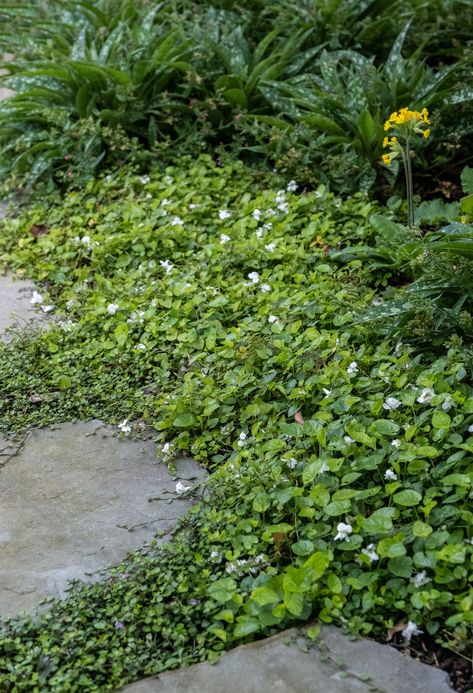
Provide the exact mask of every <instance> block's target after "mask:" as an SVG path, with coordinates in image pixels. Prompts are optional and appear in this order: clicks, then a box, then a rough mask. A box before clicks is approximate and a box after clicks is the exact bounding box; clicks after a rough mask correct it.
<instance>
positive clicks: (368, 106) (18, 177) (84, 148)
mask: <svg viewBox="0 0 473 693" xmlns="http://www.w3.org/2000/svg"><path fill="white" fill-rule="evenodd" d="M436 4H437V3H436ZM381 5H383V3H380V2H368V1H367V2H360V3H353V2H348V1H347V2H341V3H340V2H336V3H334V2H332V1H331V0H330V1H327V2H324V3H317V4H316V5H314V4H313V3H311V2H310V3H309V2H308V3H302V4H301V5H300V6H298V8H297V11H296V12H295V11H292V13H291V12H290V9H291V7H292V6H293V3H288V2H286V1H283V0H281V1H279V2H275V3H273V4H272V5H270V6H267V5H266V4H263V3H257V4H254V3H253V4H247V3H243V5H238V6H235V5H234V3H225V2H221V3H207V2H204V3H195V2H190V0H189V1H185V2H184V1H183V2H178V1H177V0H174V1H173V2H171V3H167V4H158V5H152V6H151V5H149V3H147V2H144V1H143V2H142V3H134V2H131V0H120V2H110V1H108V0H100V2H98V3H94V5H93V6H91V5H90V3H88V2H79V3H74V2H69V1H62V0H61V2H59V1H58V0H56V1H54V2H52V3H50V4H48V5H45V4H40V5H38V7H37V8H36V7H35V8H25V7H20V8H18V13H17V15H15V20H14V23H13V24H12V30H11V31H10V34H8V32H6V33H7V39H8V36H9V40H7V41H6V45H7V46H9V48H10V50H12V51H14V52H15V54H16V56H17V57H16V60H15V62H14V63H7V64H5V68H6V69H7V70H8V71H10V72H11V74H10V75H7V76H6V77H3V80H4V82H5V83H6V84H9V85H10V86H12V87H13V88H14V89H15V90H16V92H17V93H16V95H15V96H14V97H13V98H12V99H10V100H9V101H7V102H5V103H3V104H2V105H0V153H1V154H2V156H1V162H2V168H0V177H3V179H5V177H8V176H9V175H10V174H11V173H13V178H12V180H11V187H12V186H18V185H19V183H21V182H22V181H24V183H25V184H28V183H29V184H32V183H35V182H36V181H38V180H39V179H42V180H46V181H47V182H48V184H49V185H50V186H52V185H54V184H57V183H58V182H59V183H63V182H64V180H70V178H71V177H70V175H69V173H68V172H69V170H70V164H68V161H70V160H73V162H74V166H75V169H76V172H77V170H78V168H79V167H81V168H83V176H84V177H85V176H87V175H90V173H91V172H93V171H95V170H98V169H99V168H106V167H110V166H119V165H121V164H122V163H123V157H122V154H121V150H120V149H118V151H117V147H115V146H113V145H111V143H110V139H111V137H110V131H109V130H108V128H118V129H119V131H120V137H121V138H123V136H126V137H128V139H130V140H131V143H127V144H125V145H124V147H125V151H126V152H129V151H131V150H133V152H134V154H133V158H134V159H135V160H138V161H139V162H140V165H141V167H142V169H143V170H145V168H146V161H147V160H148V161H149V160H152V159H158V160H160V161H163V162H165V161H169V160H172V158H173V157H175V156H177V155H179V154H182V153H184V152H187V153H191V154H193V155H197V154H198V153H200V152H201V151H202V150H204V149H207V150H208V151H212V152H214V151H215V150H216V148H219V152H220V151H221V149H222V147H223V148H224V150H227V151H228V150H229V151H231V152H233V153H235V154H238V155H239V156H241V157H243V158H245V159H246V160H248V159H249V160H250V161H253V160H254V159H257V160H261V159H262V158H263V159H265V160H266V161H267V163H268V164H269V165H270V166H271V167H272V166H273V165H274V164H275V165H276V167H277V168H278V169H279V170H281V171H285V172H287V174H288V175H289V176H290V177H293V176H295V175H296V174H297V177H298V178H299V179H300V180H302V178H301V176H302V175H303V176H304V181H305V182H306V183H307V184H310V185H312V186H316V185H318V184H319V183H320V182H326V183H329V184H330V185H331V186H332V188H334V189H335V190H338V191H340V192H343V193H351V192H353V191H355V190H357V189H360V188H361V189H363V190H368V189H370V188H372V187H373V186H374V187H375V189H377V190H379V189H380V188H381V190H382V191H385V190H386V187H390V186H392V184H393V183H394V179H395V175H396V171H395V170H394V171H393V172H391V173H390V174H388V173H387V172H386V170H385V169H384V168H383V167H382V166H381V165H380V163H379V159H380V153H381V149H380V142H381V140H382V137H381V135H382V123H383V122H384V119H385V118H386V117H387V115H388V114H389V113H390V112H391V111H392V110H395V109H397V108H398V107H401V106H406V105H409V106H410V107H417V106H418V107H419V108H421V107H424V106H427V107H431V110H435V114H436V115H435V118H436V122H435V138H433V140H432V142H431V143H430V144H429V146H428V148H427V149H426V150H425V152H424V151H421V152H419V154H420V161H421V168H422V169H423V170H424V171H427V170H428V171H429V173H431V174H432V173H433V175H434V176H436V177H439V178H442V177H447V178H448V177H449V178H451V177H452V176H455V175H456V174H457V168H458V163H457V162H458V160H459V159H460V152H465V151H469V150H470V149H471V147H470V146H469V145H470V144H471V140H472V136H473V135H472V131H471V122H472V118H471V109H472V107H471V99H472V94H473V90H472V89H471V70H470V58H469V53H468V50H467V45H466V44H467V40H468V29H464V30H460V29H459V27H458V25H457V21H458V20H457V18H456V15H453V17H450V19H449V18H448V17H446V16H445V17H444V16H443V15H442V16H441V17H440V19H436V18H435V17H436V16H437V15H435V16H434V15H432V16H431V17H430V18H429V13H428V11H427V5H426V3H425V2H415V3H408V2H406V1H405V0H402V2H397V3H394V5H393V3H391V5H390V7H389V9H385V8H383V7H381ZM449 6H451V7H452V10H453V9H460V8H461V7H463V3H462V2H460V1H459V0H451V2H449ZM465 11H466V10H465ZM469 11H470V10H468V12H469ZM0 12H3V13H4V14H5V15H6V16H9V17H10V16H12V14H14V12H15V4H14V3H5V2H3V3H0ZM375 18H376V21H374V19H375ZM388 20H389V22H390V25H392V27H393V28H394V30H395V31H396V34H397V38H396V36H392V32H391V31H389V32H386V31H385V29H386V26H387V22H388ZM438 22H440V23H442V22H444V23H445V25H446V26H445V27H444V28H446V27H447V26H448V27H450V28H449V30H448V32H447V38H446V39H445V40H443V39H442V40H439V42H438V43H437V44H436V46H435V48H432V46H433V45H434V44H433V43H431V42H428V41H426V42H425V43H422V44H421V45H420V46H419V45H416V46H415V49H414V48H412V41H413V40H414V42H415V43H418V41H417V38H416V36H418V33H419V27H420V26H423V35H424V36H430V33H429V32H431V33H432V34H433V33H434V30H436V29H437V28H438ZM465 26H467V24H465ZM376 27H378V28H377V29H376ZM429 27H430V28H429ZM452 27H455V28H456V30H458V36H459V37H460V40H463V43H460V44H459V45H458V46H457V47H455V45H454V44H453V43H452V45H450V43H449V42H452V36H453V34H454V30H453V28H452ZM375 29H376V30H375ZM358 30H359V31H360V33H359V34H357V31H358ZM370 31H371V32H372V33H371V38H369V36H370ZM383 31H384V32H385V36H384V38H383V40H382V41H379V37H380V35H381V34H383ZM31 32H32V33H31ZM373 32H374V33H373ZM377 32H378V33H377ZM30 35H31V36H33V37H34V40H31V39H30ZM355 35H358V36H360V43H355V40H354V38H353V37H354V36H355ZM336 37H339V38H338V39H337V38H336ZM365 39H366V40H365ZM339 46H340V48H339ZM453 115H454V117H453ZM90 118H92V119H93V124H91V123H90V120H89V119H90ZM83 120H85V121H86V123H85V124H83V123H82V122H81V121H83ZM87 123H88V124H87ZM87 130H89V131H93V136H90V137H89V136H88V135H87V134H85V133H86V132H87ZM145 152H148V155H147V154H146V153H145ZM64 156H66V157H69V158H68V159H66V160H65V159H64ZM462 156H463V155H462ZM85 159H87V162H85ZM468 161H469V159H467V162H468ZM463 163H465V161H464V162H463ZM79 180H83V178H80V179H78V178H77V177H74V178H73V182H75V183H77V182H79Z"/></svg>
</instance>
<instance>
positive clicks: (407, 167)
mask: <svg viewBox="0 0 473 693" xmlns="http://www.w3.org/2000/svg"><path fill="white" fill-rule="evenodd" d="M403 159H404V171H405V173H406V191H407V226H408V227H409V228H410V229H412V227H413V226H414V186H413V184H412V164H411V148H410V142H409V138H408V137H407V138H406V149H405V152H404V156H403Z"/></svg>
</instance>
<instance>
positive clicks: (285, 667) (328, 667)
mask: <svg viewBox="0 0 473 693" xmlns="http://www.w3.org/2000/svg"><path fill="white" fill-rule="evenodd" d="M242 691H244V692H245V693H375V692H377V693H404V691H409V693H452V689H451V688H450V686H449V685H448V676H447V675H446V674H445V673H444V672H442V671H440V670H439V669H435V668H434V667H429V666H427V665H425V664H419V663H418V662H416V661H415V660H413V659H411V658H410V657H408V656H405V655H402V654H400V653H399V652H398V651H397V650H395V649H394V648H393V647H388V646H386V645H379V644H378V643H375V642H372V641H369V640H356V641H352V640H350V639H349V638H348V637H347V636H345V635H343V634H342V633H341V632H340V631H339V630H338V629H336V628H332V627H327V626H323V627H322V629H321V634H320V637H319V638H318V639H317V641H316V642H315V643H309V649H308V641H307V639H306V638H304V637H302V636H300V635H298V634H297V632H296V631H295V630H294V629H291V630H287V631H284V632H283V633H280V634H279V635H276V636H274V637H272V638H268V639H266V640H260V641H259V642H256V643H252V644H250V645H244V646H242V647H238V648H236V649H235V650H232V651H231V652H228V653H227V654H225V655H223V656H222V657H221V659H220V661H219V662H218V663H217V664H208V663H206V662H204V663H203V664H196V665H194V666H192V667H188V668H186V669H179V670H177V671H174V672H168V673H166V674H162V675H161V676H160V677H159V678H154V679H152V678H149V679H144V680H143V681H139V682H138V683H135V684H132V685H130V686H126V687H125V688H123V689H122V693H241V692H242Z"/></svg>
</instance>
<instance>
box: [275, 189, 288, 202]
mask: <svg viewBox="0 0 473 693" xmlns="http://www.w3.org/2000/svg"><path fill="white" fill-rule="evenodd" d="M285 199H286V191H285V190H278V192H277V194H276V202H277V203H278V204H279V203H280V202H284V200H285Z"/></svg>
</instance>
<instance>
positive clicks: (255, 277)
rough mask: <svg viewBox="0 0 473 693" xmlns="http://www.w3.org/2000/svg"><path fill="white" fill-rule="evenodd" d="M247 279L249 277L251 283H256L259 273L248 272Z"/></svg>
mask: <svg viewBox="0 0 473 693" xmlns="http://www.w3.org/2000/svg"><path fill="white" fill-rule="evenodd" d="M248 279H251V281H252V282H253V284H258V282H259V274H258V272H250V273H249V275H248Z"/></svg>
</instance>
